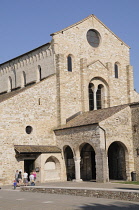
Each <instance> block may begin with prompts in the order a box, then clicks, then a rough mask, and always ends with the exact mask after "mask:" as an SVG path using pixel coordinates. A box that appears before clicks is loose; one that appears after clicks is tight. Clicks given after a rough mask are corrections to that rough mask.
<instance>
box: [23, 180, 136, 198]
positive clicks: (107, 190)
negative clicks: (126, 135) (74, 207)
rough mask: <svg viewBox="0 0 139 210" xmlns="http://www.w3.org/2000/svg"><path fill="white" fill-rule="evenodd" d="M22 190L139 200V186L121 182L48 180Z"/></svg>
mask: <svg viewBox="0 0 139 210" xmlns="http://www.w3.org/2000/svg"><path fill="white" fill-rule="evenodd" d="M21 191H24V192H25V191H26V192H41V193H49V194H65V195H74V196H84V197H96V198H108V199H117V200H126V201H134V202H135V201H136V202H139V186H138V185H132V184H130V185H129V184H120V183H113V182H109V183H96V182H48V183H44V184H36V186H28V187H21Z"/></svg>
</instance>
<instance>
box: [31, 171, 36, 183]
mask: <svg viewBox="0 0 139 210" xmlns="http://www.w3.org/2000/svg"><path fill="white" fill-rule="evenodd" d="M32 174H33V176H34V181H36V178H37V174H36V171H33V173H32Z"/></svg>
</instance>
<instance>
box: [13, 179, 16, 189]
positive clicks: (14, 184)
mask: <svg viewBox="0 0 139 210" xmlns="http://www.w3.org/2000/svg"><path fill="white" fill-rule="evenodd" d="M13 186H14V190H15V189H16V186H17V182H16V180H14V183H13Z"/></svg>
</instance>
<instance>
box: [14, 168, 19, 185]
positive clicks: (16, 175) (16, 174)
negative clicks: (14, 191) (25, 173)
mask: <svg viewBox="0 0 139 210" xmlns="http://www.w3.org/2000/svg"><path fill="white" fill-rule="evenodd" d="M18 174H19V172H18V170H16V172H15V180H16V182H17V183H18Z"/></svg>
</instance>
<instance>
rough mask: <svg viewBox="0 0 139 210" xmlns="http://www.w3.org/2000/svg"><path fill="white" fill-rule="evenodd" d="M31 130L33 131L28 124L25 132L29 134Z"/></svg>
mask: <svg viewBox="0 0 139 210" xmlns="http://www.w3.org/2000/svg"><path fill="white" fill-rule="evenodd" d="M32 131H33V128H32V127H31V126H30V125H28V126H27V127H26V133H27V134H30V133H31V132H32Z"/></svg>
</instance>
